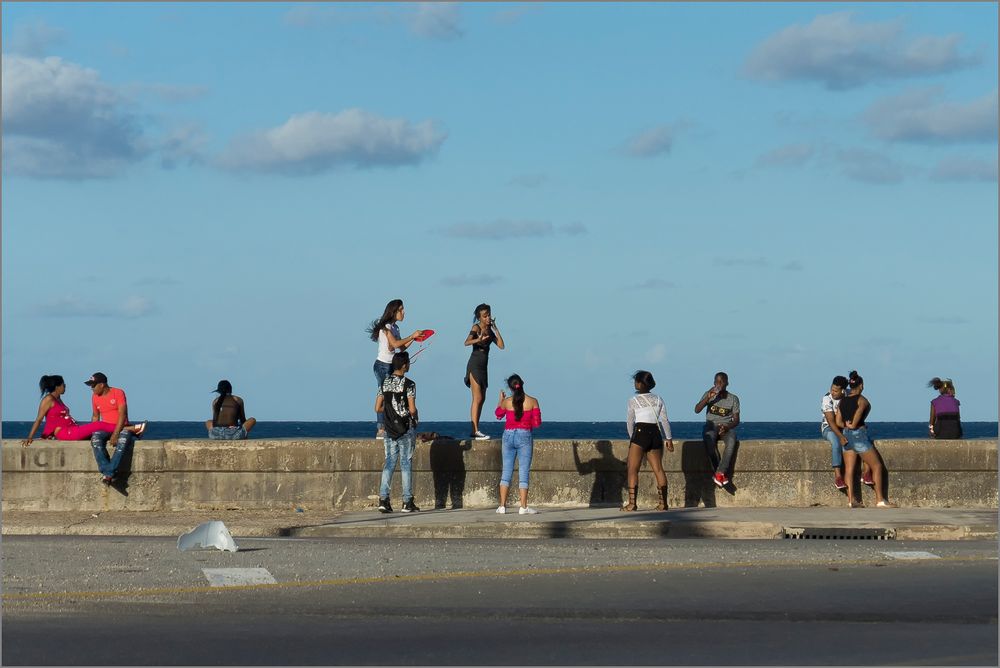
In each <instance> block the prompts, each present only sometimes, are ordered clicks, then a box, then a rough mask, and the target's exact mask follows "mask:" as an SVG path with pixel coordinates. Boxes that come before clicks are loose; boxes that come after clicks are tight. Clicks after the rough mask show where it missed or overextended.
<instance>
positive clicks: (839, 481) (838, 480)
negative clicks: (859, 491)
mask: <svg viewBox="0 0 1000 668" xmlns="http://www.w3.org/2000/svg"><path fill="white" fill-rule="evenodd" d="M833 486H834V487H836V488H837V489H847V483H846V482H844V479H843V478H842V477H840V476H839V475H838V476H837V477H835V478H834V479H833Z"/></svg>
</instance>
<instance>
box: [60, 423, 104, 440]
mask: <svg viewBox="0 0 1000 668" xmlns="http://www.w3.org/2000/svg"><path fill="white" fill-rule="evenodd" d="M95 431H106V432H108V433H109V434H113V433H114V431H115V425H113V424H111V423H110V422H88V423H86V424H75V425H73V426H72V427H63V428H62V429H60V430H59V433H58V434H56V439H57V440H60V441H86V440H87V439H89V438H90V437H91V436H93V435H94V432H95Z"/></svg>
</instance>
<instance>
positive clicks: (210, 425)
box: [205, 420, 212, 431]
mask: <svg viewBox="0 0 1000 668" xmlns="http://www.w3.org/2000/svg"><path fill="white" fill-rule="evenodd" d="M205 429H207V430H208V431H212V421H211V420H205Z"/></svg>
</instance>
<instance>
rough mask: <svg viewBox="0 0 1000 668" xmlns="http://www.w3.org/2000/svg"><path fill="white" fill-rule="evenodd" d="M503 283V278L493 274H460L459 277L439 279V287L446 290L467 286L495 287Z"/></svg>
mask: <svg viewBox="0 0 1000 668" xmlns="http://www.w3.org/2000/svg"><path fill="white" fill-rule="evenodd" d="M501 281H503V276H497V275H495V274H473V275H469V274H461V275H459V276H446V277H444V278H443V279H441V285H443V286H445V287H448V288H461V287H465V286H469V285H473V286H477V285H496V284H497V283H500V282H501Z"/></svg>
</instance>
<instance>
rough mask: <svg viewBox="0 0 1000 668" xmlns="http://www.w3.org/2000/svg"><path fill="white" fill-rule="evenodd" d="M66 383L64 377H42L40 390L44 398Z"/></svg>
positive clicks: (39, 384) (39, 382) (39, 385)
mask: <svg viewBox="0 0 1000 668" xmlns="http://www.w3.org/2000/svg"><path fill="white" fill-rule="evenodd" d="M64 382H66V381H64V380H63V377H62V376H42V377H41V379H40V380H39V381H38V389H39V390H41V391H42V396H43V397H44V396H45V395H46V394H49V393H50V392H52V390H54V389H56V388H57V387H59V386H60V385H62V384H63V383H64Z"/></svg>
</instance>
